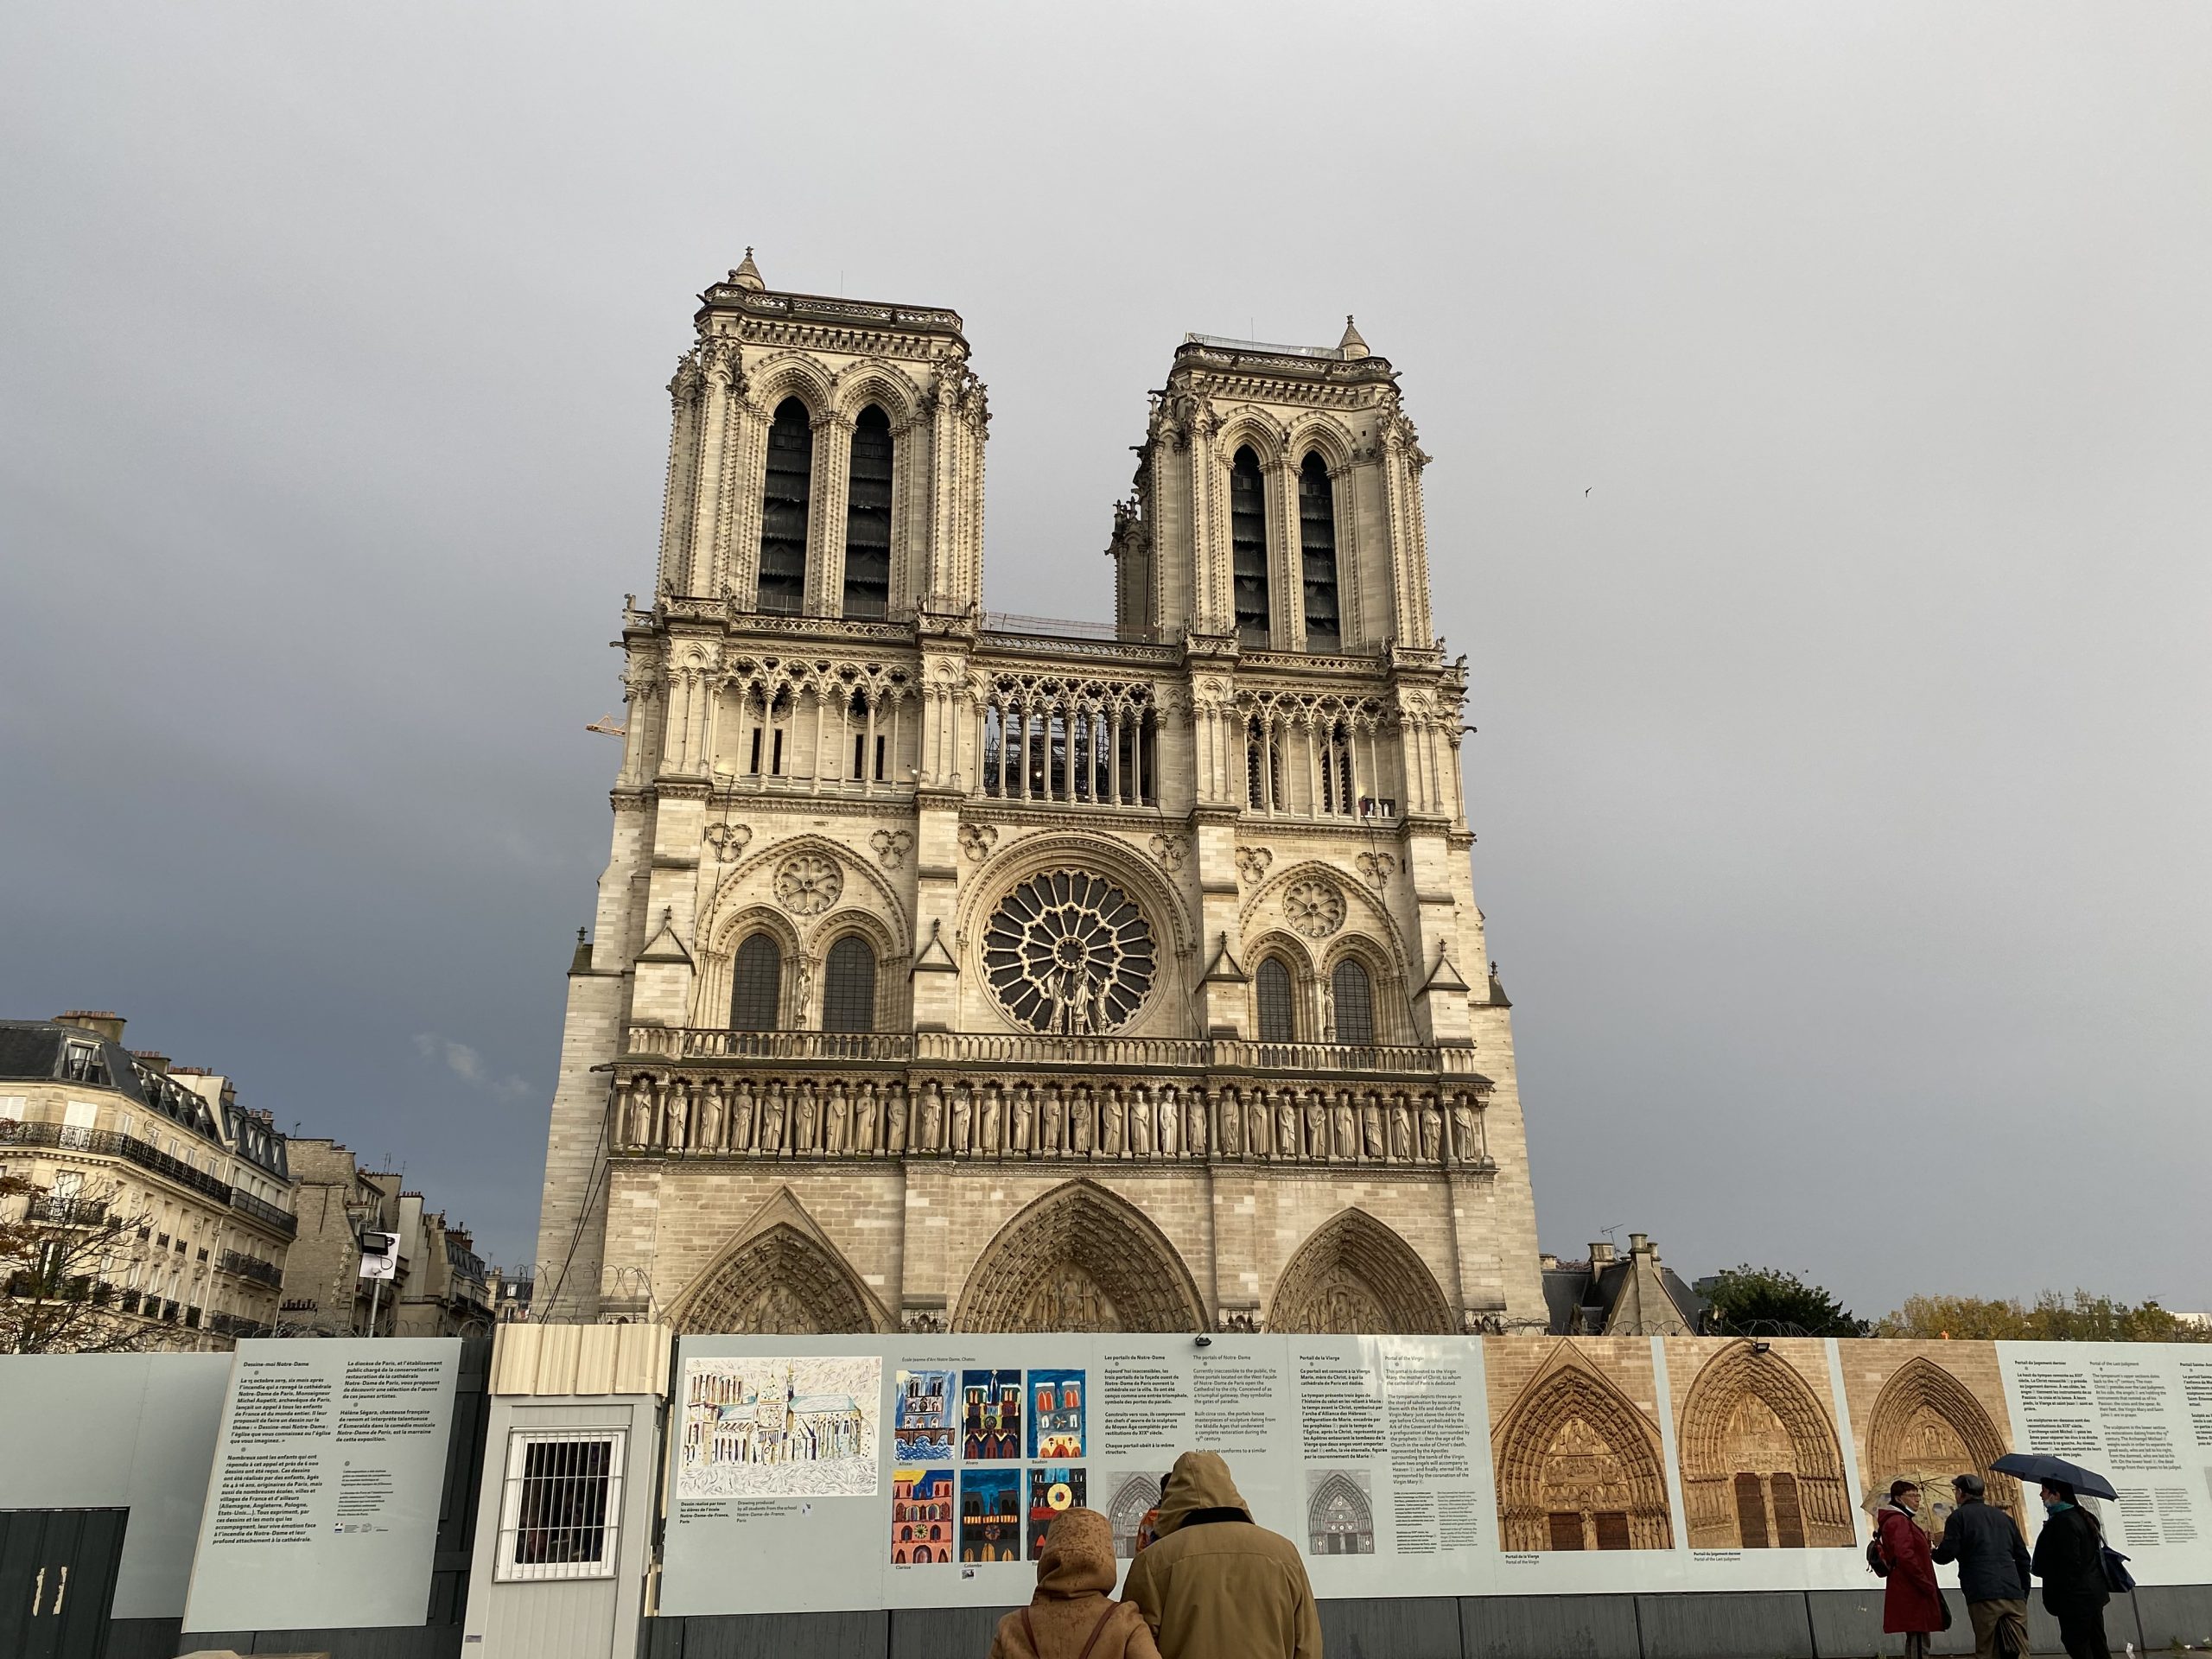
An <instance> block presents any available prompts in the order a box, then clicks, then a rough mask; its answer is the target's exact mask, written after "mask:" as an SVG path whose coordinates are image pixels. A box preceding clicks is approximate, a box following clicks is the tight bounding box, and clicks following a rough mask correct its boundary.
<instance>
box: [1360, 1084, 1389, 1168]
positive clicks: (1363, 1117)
mask: <svg viewBox="0 0 2212 1659" xmlns="http://www.w3.org/2000/svg"><path fill="white" fill-rule="evenodd" d="M1359 1138H1360V1148H1361V1150H1362V1151H1363V1152H1364V1153H1365V1154H1367V1155H1368V1156H1369V1157H1370V1158H1372V1159H1374V1160H1376V1162H1378V1163H1379V1162H1381V1161H1382V1160H1383V1154H1384V1151H1385V1148H1384V1147H1383V1103H1382V1102H1381V1101H1380V1100H1378V1099H1376V1097H1375V1096H1373V1095H1372V1094H1370V1095H1369V1096H1367V1103H1366V1104H1365V1105H1363V1106H1362V1107H1361V1108H1360V1109H1359Z"/></svg>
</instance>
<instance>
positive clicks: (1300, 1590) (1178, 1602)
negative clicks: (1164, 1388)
mask: <svg viewBox="0 0 2212 1659" xmlns="http://www.w3.org/2000/svg"><path fill="white" fill-rule="evenodd" d="M1159 1525H1160V1539H1159V1541H1158V1542H1157V1543H1154V1544H1151V1545H1148V1546H1147V1547H1146V1548H1143V1549H1141V1550H1139V1551H1138V1552H1137V1558H1136V1560H1134V1561H1131V1562H1130V1563H1129V1577H1128V1582H1127V1583H1126V1584H1125V1585H1123V1586H1122V1594H1123V1595H1125V1596H1126V1597H1128V1599H1129V1600H1130V1601H1132V1602H1135V1604H1136V1605H1138V1606H1139V1607H1141V1608H1142V1609H1143V1610H1144V1618H1145V1623H1146V1624H1149V1625H1150V1626H1151V1627H1152V1630H1153V1634H1154V1636H1156V1637H1159V1638H1160V1653H1161V1655H1162V1656H1164V1659H1321V1614H1320V1610H1319V1608H1318V1607H1316V1606H1315V1605H1314V1603H1313V1586H1312V1585H1310V1584H1308V1583H1307V1582H1306V1561H1305V1558H1304V1557H1303V1556H1301V1555H1300V1554H1299V1553H1298V1546H1297V1545H1296V1544H1294V1543H1293V1542H1291V1541H1290V1540H1289V1539H1287V1538H1286V1537H1284V1536H1283V1535H1281V1533H1277V1532H1269V1531H1268V1529H1266V1528H1265V1527H1259V1526H1255V1525H1253V1523H1252V1511H1251V1510H1250V1508H1249V1506H1248V1505H1247V1504H1246V1503H1245V1502H1244V1496H1243V1493H1241V1492H1239V1491H1237V1490H1236V1482H1235V1481H1233V1480H1231V1479H1230V1477H1229V1465H1228V1464H1226V1463H1224V1461H1223V1460H1222V1458H1221V1454H1220V1453H1219V1452H1185V1453H1184V1454H1183V1455H1182V1456H1181V1457H1179V1458H1178V1459H1175V1467H1174V1469H1173V1471H1171V1472H1170V1473H1169V1475H1168V1477H1167V1483H1166V1485H1165V1486H1163V1487H1162V1488H1161V1489H1160V1523H1159Z"/></svg>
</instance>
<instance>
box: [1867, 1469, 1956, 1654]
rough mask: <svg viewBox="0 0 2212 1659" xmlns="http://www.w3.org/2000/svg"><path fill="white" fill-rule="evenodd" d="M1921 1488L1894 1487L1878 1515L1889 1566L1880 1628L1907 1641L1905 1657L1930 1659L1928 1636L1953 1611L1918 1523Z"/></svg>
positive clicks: (1897, 1484)
mask: <svg viewBox="0 0 2212 1659" xmlns="http://www.w3.org/2000/svg"><path fill="white" fill-rule="evenodd" d="M1919 1510H1920V1488H1919V1487H1917V1486H1916V1485H1914V1484H1912V1483H1911V1482H1910V1481H1909V1480H1893V1481H1891V1483H1890V1501H1889V1502H1888V1503H1885V1504H1884V1505H1882V1507H1881V1510H1879V1512H1878V1513H1877V1515H1876V1516H1875V1525H1876V1526H1877V1527H1878V1529H1880V1530H1879V1531H1878V1533H1877V1534H1876V1540H1877V1541H1878V1543H1879V1544H1880V1546H1881V1551H1882V1562H1883V1565H1885V1567H1888V1568H1889V1573H1888V1575H1887V1580H1886V1583H1885V1587H1884V1589H1883V1592H1882V1630H1883V1631H1884V1633H1885V1634H1886V1635H1890V1636H1899V1635H1902V1636H1903V1637H1904V1659H1928V1638H1929V1637H1930V1636H1931V1635H1933V1634H1934V1633H1935V1632H1936V1631H1937V1630H1943V1629H1945V1628H1946V1627H1948V1625H1949V1624H1950V1622H1951V1611H1950V1609H1949V1608H1948V1607H1947V1606H1945V1605H1944V1604H1943V1592H1942V1589H1941V1588H1940V1587H1939V1586H1937V1585H1936V1564H1935V1562H1934V1560H1932V1559H1931V1558H1930V1556H1929V1550H1928V1535H1927V1534H1926V1533H1924V1532H1923V1531H1922V1530H1921V1529H1920V1522H1918V1521H1917V1520H1916V1519H1915V1516H1916V1515H1917V1514H1918V1513H1919Z"/></svg>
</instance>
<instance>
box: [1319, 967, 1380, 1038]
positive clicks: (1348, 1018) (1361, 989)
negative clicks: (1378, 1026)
mask: <svg viewBox="0 0 2212 1659" xmlns="http://www.w3.org/2000/svg"><path fill="white" fill-rule="evenodd" d="M1329 987H1330V989H1331V991H1332V994H1333V997H1334V1001H1335V1002H1336V1009H1337V1040H1338V1042H1340V1043H1359V1044H1367V1043H1372V1042H1373V1041H1374V1040H1375V985H1374V982H1373V981H1371V980H1370V979H1369V978H1368V976H1367V969H1365V968H1364V967H1363V966H1362V965H1361V964H1360V963H1357V962H1354V961H1352V960H1351V958H1349V957H1347V958H1346V959H1345V960H1344V961H1343V962H1340V963H1338V964H1337V971H1336V972H1335V973H1333V974H1332V975H1330V976H1329Z"/></svg>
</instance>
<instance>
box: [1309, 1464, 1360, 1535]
mask: <svg viewBox="0 0 2212 1659" xmlns="http://www.w3.org/2000/svg"><path fill="white" fill-rule="evenodd" d="M1369 1494H1370V1486H1369V1477H1368V1473H1367V1471H1366V1470H1364V1469H1308V1470H1307V1471H1306V1554H1309V1555H1372V1554H1374V1553H1375V1505H1374V1501H1373V1499H1372V1498H1371V1497H1370V1495H1369Z"/></svg>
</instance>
